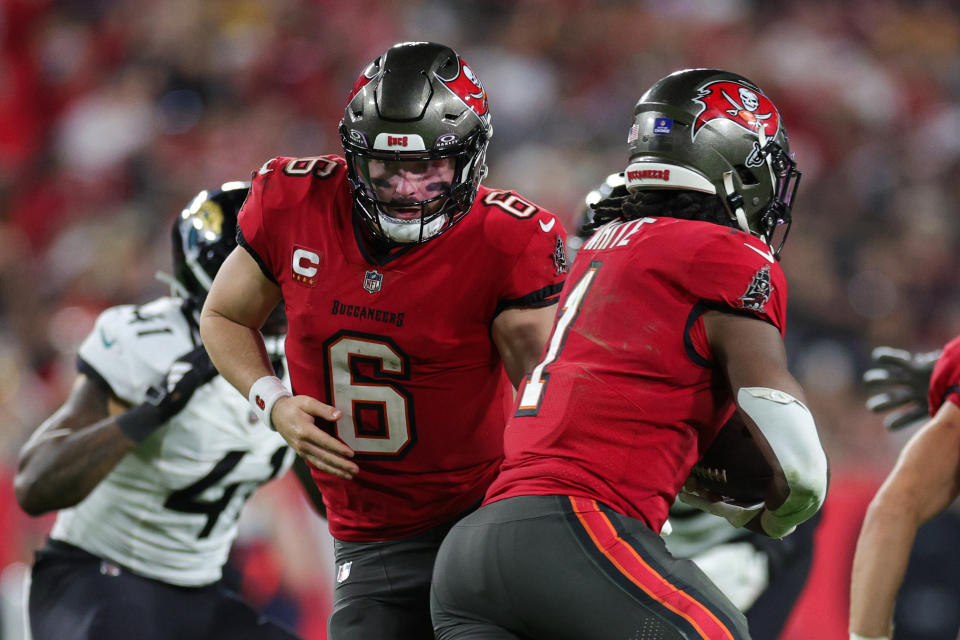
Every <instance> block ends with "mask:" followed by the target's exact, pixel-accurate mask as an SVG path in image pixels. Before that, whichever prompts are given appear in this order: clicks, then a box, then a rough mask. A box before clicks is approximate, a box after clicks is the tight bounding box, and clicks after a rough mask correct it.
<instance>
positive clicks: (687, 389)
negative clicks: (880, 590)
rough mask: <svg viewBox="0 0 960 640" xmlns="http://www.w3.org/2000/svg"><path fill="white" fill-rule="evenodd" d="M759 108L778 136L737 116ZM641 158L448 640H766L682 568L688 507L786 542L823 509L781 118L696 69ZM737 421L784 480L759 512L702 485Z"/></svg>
mask: <svg viewBox="0 0 960 640" xmlns="http://www.w3.org/2000/svg"><path fill="white" fill-rule="evenodd" d="M741 90H742V91H741ZM743 95H748V96H750V98H751V104H752V106H753V107H754V109H753V110H754V111H756V112H757V114H760V115H762V116H763V117H762V118H761V117H760V116H759V115H758V116H757V117H756V118H753V119H749V120H748V119H744V118H743V117H742V116H741V113H740V112H739V111H733V112H732V113H731V110H730V109H728V108H726V107H724V104H725V103H726V102H728V98H730V97H733V96H743ZM740 99H741V100H742V99H743V98H742V97H741V98H740ZM628 142H629V144H630V151H631V156H630V160H631V162H630V165H629V166H628V167H627V169H626V172H625V175H626V177H627V186H628V190H629V191H630V195H629V196H628V197H624V198H621V199H620V200H619V201H618V202H614V203H606V204H605V205H604V206H601V207H600V211H598V215H597V216H596V218H595V225H596V226H597V231H596V232H595V233H594V234H593V236H592V237H591V238H590V240H589V241H587V242H586V243H585V244H584V245H583V247H581V248H580V251H579V253H578V254H577V258H576V261H575V262H574V265H573V267H572V269H571V274H570V280H569V281H568V284H567V285H566V286H565V287H564V290H563V293H562V296H561V301H560V307H559V312H558V316H557V319H556V323H555V327H554V329H553V333H552V335H551V337H550V340H549V342H548V347H547V349H546V350H545V355H544V357H543V359H542V360H541V361H540V363H539V364H538V365H537V366H536V367H535V368H534V369H533V371H532V372H531V373H530V375H529V376H528V377H527V378H526V379H525V381H524V384H523V386H522V387H521V389H520V394H519V397H518V402H517V406H516V412H515V414H514V416H513V418H511V420H510V422H509V424H508V426H507V429H506V431H505V435H504V448H505V461H504V463H503V465H502V467H501V470H500V473H499V475H498V477H497V479H496V480H494V482H493V484H492V485H491V487H490V489H489V491H488V493H487V496H486V500H485V502H484V506H483V507H482V508H481V509H479V510H478V511H476V512H474V513H473V514H471V515H469V516H467V517H466V518H465V519H464V520H462V521H461V522H460V523H458V524H457V525H456V526H455V527H454V528H453V529H452V530H451V532H450V534H449V535H448V536H447V538H446V540H445V541H444V544H443V545H442V547H441V549H440V552H439V554H438V557H437V563H436V566H435V568H434V583H433V590H432V594H431V608H432V612H433V619H434V630H435V632H436V634H437V635H436V637H437V638H440V639H444V640H446V639H449V638H479V637H483V638H520V637H523V638H551V639H565V638H571V639H572V638H596V639H601V638H633V637H656V638H710V639H715V638H717V639H719V638H724V639H727V640H731V639H733V638H748V637H749V633H748V631H747V625H746V621H745V619H744V617H743V615H742V614H741V613H740V612H739V611H737V610H736V608H735V607H734V606H733V605H732V604H731V603H730V602H729V600H728V599H727V598H726V597H725V596H724V595H723V594H722V593H721V592H720V591H719V590H718V589H717V588H716V587H715V586H714V585H713V584H712V583H711V582H710V581H709V579H708V578H707V577H706V576H705V575H703V574H702V573H701V572H700V571H699V569H697V568H696V567H695V565H693V563H691V562H690V561H688V560H678V559H675V558H674V557H673V556H671V555H670V554H669V553H668V552H667V550H666V549H665V547H664V543H663V540H662V539H661V538H660V537H659V536H658V535H657V534H658V533H659V532H660V530H661V527H662V526H663V523H664V521H665V519H666V517H667V510H668V508H669V507H670V504H671V503H672V502H673V500H674V498H675V497H676V496H677V494H678V492H680V491H681V489H684V491H686V492H688V493H690V494H691V495H688V496H687V499H688V500H690V501H692V502H696V503H697V504H698V506H700V507H702V508H704V509H706V510H709V511H711V512H713V513H716V514H718V515H722V516H724V517H726V518H727V519H728V520H729V521H731V522H732V523H735V524H736V525H737V526H744V525H748V526H750V527H752V528H754V529H756V530H758V531H762V532H764V533H766V534H767V535H769V536H771V537H775V538H780V537H783V536H785V535H787V534H789V533H790V532H791V531H792V530H793V529H794V528H795V527H796V525H798V524H800V523H801V522H803V521H805V520H806V519H808V518H809V517H811V516H812V515H813V514H814V513H816V511H817V510H818V509H819V508H820V506H821V504H822V503H823V500H824V497H825V494H826V485H827V462H826V458H825V456H824V453H823V450H822V448H821V446H820V442H819V438H818V436H817V431H816V426H815V424H814V421H813V417H812V416H811V414H810V411H809V410H808V409H807V408H806V406H805V405H804V404H803V391H802V389H801V388H800V385H799V384H798V383H797V382H796V380H794V378H793V377H792V376H791V375H790V373H789V372H788V370H787V366H786V355H785V349H784V346H783V340H782V333H783V325H784V312H785V304H786V282H785V280H784V275H783V272H782V271H781V269H780V264H779V262H778V253H779V251H780V248H781V246H782V239H783V238H776V237H775V232H776V231H777V230H778V228H779V229H781V230H783V231H785V230H786V229H785V228H784V227H786V226H788V225H789V222H790V207H791V204H792V200H793V195H794V192H795V186H796V181H797V179H798V178H799V173H798V172H797V171H796V168H795V165H794V162H793V160H792V159H791V157H790V155H789V150H788V146H787V144H788V143H787V136H786V133H785V131H784V128H783V123H782V122H781V120H780V116H779V114H778V112H777V111H776V108H775V107H774V106H773V104H772V103H771V102H770V100H769V99H768V98H767V97H766V96H764V95H763V93H762V92H761V91H760V90H759V88H757V87H756V86H755V85H753V84H752V83H751V82H749V81H748V80H746V79H745V78H743V77H741V76H739V75H736V74H733V73H729V72H724V71H718V70H712V69H694V70H684V71H679V72H677V73H674V74H671V75H669V76H667V77H665V78H663V79H661V80H660V81H658V82H657V83H656V84H654V85H653V87H651V88H650V89H649V90H648V91H647V92H646V93H645V94H644V95H643V96H642V97H641V98H640V101H639V102H638V104H637V106H636V108H635V110H634V121H633V126H632V127H631V129H630V133H629V137H628ZM736 409H739V411H740V412H741V415H742V417H743V418H744V420H745V422H746V423H747V425H748V426H749V428H750V429H751V432H752V433H753V437H754V438H755V439H756V440H757V442H758V443H760V446H761V449H763V450H764V451H765V456H766V457H767V459H768V460H769V461H770V462H771V465H772V467H773V469H774V470H775V474H774V475H775V481H774V482H772V484H771V486H770V491H769V492H768V493H767V499H766V501H765V502H760V503H759V504H756V505H751V506H743V505H739V504H731V503H729V502H727V501H720V500H716V501H715V498H716V496H710V495H707V494H699V495H698V494H697V493H696V492H697V491H698V490H697V488H696V487H694V486H693V485H692V484H690V483H689V482H688V476H689V474H690V471H691V468H692V467H693V465H694V464H695V463H696V461H697V460H698V458H699V457H700V455H701V454H702V453H703V452H704V451H705V450H706V448H707V447H709V445H710V444H711V442H712V441H713V440H714V438H715V437H716V435H717V433H718V431H719V429H720V427H721V426H722V425H723V424H724V423H725V422H726V421H727V419H728V418H729V417H730V416H731V415H732V413H733V411H734V410H736ZM685 482H687V485H686V487H685V486H684V485H685Z"/></svg>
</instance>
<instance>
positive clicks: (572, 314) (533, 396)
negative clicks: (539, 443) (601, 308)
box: [516, 260, 602, 416]
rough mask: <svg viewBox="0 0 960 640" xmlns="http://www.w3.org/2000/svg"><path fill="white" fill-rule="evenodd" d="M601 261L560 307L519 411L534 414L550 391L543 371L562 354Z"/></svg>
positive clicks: (524, 390) (588, 270) (581, 278)
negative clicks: (571, 327)
mask: <svg viewBox="0 0 960 640" xmlns="http://www.w3.org/2000/svg"><path fill="white" fill-rule="evenodd" d="M601 264H602V263H601V262H600V261H599V260H594V261H593V262H591V263H590V267H589V268H588V269H587V270H586V272H585V273H584V274H583V275H582V276H581V277H580V280H578V281H577V284H576V285H575V286H574V287H573V289H572V290H571V291H570V295H568V296H567V299H566V300H564V302H563V307H561V308H560V315H559V317H558V318H557V324H556V326H555V327H554V328H553V334H552V335H551V336H550V346H549V348H548V349H547V355H546V356H545V357H544V358H543V360H541V361H540V364H538V365H537V366H536V367H534V369H533V371H531V372H530V376H529V377H528V378H527V381H526V384H525V385H524V387H523V392H522V394H521V396H520V406H519V407H517V414H516V415H518V416H535V415H537V412H538V411H539V410H540V404H541V403H542V402H543V397H544V394H545V393H546V391H547V382H548V381H549V380H550V374H549V373H544V369H546V367H547V366H548V365H549V364H550V363H551V362H553V361H554V360H556V359H557V356H558V355H560V350H561V349H563V344H564V343H565V342H566V340H567V332H568V331H569V330H570V325H572V324H573V321H574V320H576V319H577V316H578V315H579V314H580V307H581V305H583V301H584V299H585V298H586V297H587V292H588V291H589V290H590V285H591V283H592V282H593V278H594V276H595V275H597V271H599V270H600V265H601Z"/></svg>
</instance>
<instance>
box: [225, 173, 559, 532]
mask: <svg viewBox="0 0 960 640" xmlns="http://www.w3.org/2000/svg"><path fill="white" fill-rule="evenodd" d="M352 207H353V201H352V199H351V194H350V187H349V183H348V182H347V172H346V168H345V164H344V160H343V159H342V158H340V157H337V156H322V157H316V158H306V159H291V158H275V159H273V160H271V161H270V162H268V163H267V164H265V165H264V166H263V167H262V168H261V169H260V170H259V172H258V173H257V174H256V175H254V178H253V183H252V186H251V189H250V194H249V196H248V197H247V200H246V202H245V203H244V205H243V208H242V210H241V211H240V216H239V224H240V242H241V244H242V245H243V246H244V247H246V248H247V250H248V251H250V253H251V254H252V255H253V256H254V258H255V259H256V260H257V262H258V263H259V264H260V266H261V269H262V270H263V271H264V273H265V274H266V275H267V276H268V277H269V278H271V279H273V280H274V281H276V282H277V283H278V284H279V285H280V287H281V289H282V291H283V299H284V301H285V303H286V309H287V317H288V320H289V329H288V333H287V340H286V354H287V360H288V363H289V368H290V379H291V382H292V384H293V389H294V392H295V393H297V394H305V395H309V396H312V397H314V398H317V399H318V400H320V401H321V402H325V403H327V404H330V405H333V406H335V407H337V408H338V409H340V410H341V411H343V414H344V415H343V417H342V418H341V419H340V420H338V421H337V423H336V424H332V423H324V424H322V425H321V426H322V427H323V428H325V429H326V430H327V431H328V432H329V433H332V434H334V435H336V436H337V437H338V438H340V439H341V440H343V441H344V442H345V443H346V444H347V445H349V446H350V447H351V448H353V450H354V451H355V452H356V454H357V455H356V458H355V461H356V462H357V463H358V464H359V465H360V472H359V473H358V474H357V475H356V477H355V478H354V479H353V480H342V479H340V478H336V477H334V476H331V475H329V474H326V473H321V472H319V471H316V470H314V474H313V476H314V480H315V481H316V483H317V486H318V487H319V488H320V490H321V491H322V492H323V497H324V501H325V503H326V506H327V515H328V518H329V522H330V531H331V533H332V534H333V535H334V536H335V537H337V538H339V539H341V540H353V541H366V540H382V539H389V538H396V537H401V536H407V535H412V534H415V533H418V532H420V531H423V530H426V529H428V528H430V527H432V526H434V525H436V524H439V523H441V522H443V521H445V520H447V519H449V518H451V517H453V516H455V515H456V514H458V513H460V512H462V511H463V510H465V509H467V508H468V507H469V506H470V505H472V504H474V503H476V502H478V501H479V500H480V499H481V498H482V497H483V494H484V491H485V490H486V488H487V486H488V485H489V483H490V481H491V479H492V478H493V476H494V475H495V474H496V470H497V467H498V466H499V463H500V461H501V459H502V452H503V427H504V424H505V423H506V419H507V417H508V416H509V413H510V408H511V406H512V402H513V387H512V386H511V384H510V381H509V379H508V378H507V375H506V372H505V370H504V368H503V366H502V362H501V359H500V355H499V353H498V351H497V348H496V346H495V345H494V343H493V340H492V338H491V334H490V326H491V323H492V321H493V319H494V318H495V317H496V315H497V314H498V313H499V312H500V311H502V310H503V309H505V308H509V307H537V306H547V305H551V304H554V303H556V301H557V300H558V298H559V293H560V289H561V287H562V284H563V278H564V277H565V275H566V274H565V271H566V264H565V259H564V255H563V245H564V242H565V232H564V230H563V228H562V225H561V224H560V222H559V221H558V220H557V219H556V218H555V217H554V216H553V214H551V213H549V212H547V211H544V210H543V209H540V208H538V207H537V206H536V205H534V204H531V203H530V202H529V201H527V200H525V199H523V198H521V197H520V196H518V195H516V194H514V193H512V192H509V191H499V190H494V189H487V188H480V190H479V192H478V194H477V198H476V201H475V203H474V205H473V208H472V209H471V211H470V213H469V214H468V215H467V216H465V217H464V218H463V219H462V220H461V221H460V222H459V223H458V224H457V225H455V226H454V227H453V228H452V229H450V230H448V231H447V232H446V233H444V235H442V236H441V237H439V238H435V239H433V240H430V241H429V242H427V243H425V244H423V245H413V246H411V247H409V248H407V249H404V250H401V251H400V252H399V253H394V254H390V255H389V256H385V257H384V256H381V257H380V258H378V257H376V256H373V255H370V254H369V253H368V252H367V250H366V249H364V248H362V245H361V244H360V243H359V237H360V236H359V234H360V233H361V226H360V225H361V224H362V223H360V222H359V221H358V220H355V217H354V216H353V215H352Z"/></svg>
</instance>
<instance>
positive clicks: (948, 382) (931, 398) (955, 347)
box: [927, 337, 960, 416]
mask: <svg viewBox="0 0 960 640" xmlns="http://www.w3.org/2000/svg"><path fill="white" fill-rule="evenodd" d="M927 402H928V404H929V405H930V415H931V416H932V415H934V414H936V413H937V411H939V410H940V407H942V406H943V403H944V402H952V403H953V404H955V405H957V406H958V407H960V337H958V338H954V339H953V340H951V341H950V342H948V343H947V345H946V346H945V347H944V348H943V353H942V354H941V355H940V358H939V359H938V360H937V364H936V365H935V366H934V367H933V373H932V374H931V375H930V388H929V391H928V395H927Z"/></svg>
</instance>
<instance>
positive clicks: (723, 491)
mask: <svg viewBox="0 0 960 640" xmlns="http://www.w3.org/2000/svg"><path fill="white" fill-rule="evenodd" d="M690 478H691V480H694V481H695V482H691V483H690V484H692V485H694V486H695V487H696V489H697V492H699V493H702V492H703V491H707V492H709V493H712V494H716V495H717V496H722V497H723V498H725V499H727V500H729V501H732V502H734V503H736V504H740V505H754V504H756V503H758V502H763V501H764V500H765V498H766V497H767V491H768V489H769V488H770V483H771V482H772V481H773V469H772V468H771V466H770V463H769V462H767V460H766V458H764V457H763V453H762V452H761V451H760V448H759V447H758V446H757V443H756V442H755V441H754V439H753V437H752V435H751V434H750V430H749V429H747V425H746V424H744V422H743V419H742V418H741V417H740V414H739V413H734V414H733V416H732V417H731V418H730V420H728V421H727V422H726V423H725V424H724V425H723V427H721V428H720V432H719V433H718V434H717V437H716V438H715V439H714V441H713V443H712V444H711V445H710V447H709V448H708V449H707V451H706V452H704V454H703V456H701V458H700V460H699V461H698V462H697V464H696V465H694V467H693V469H692V470H691V471H690Z"/></svg>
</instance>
